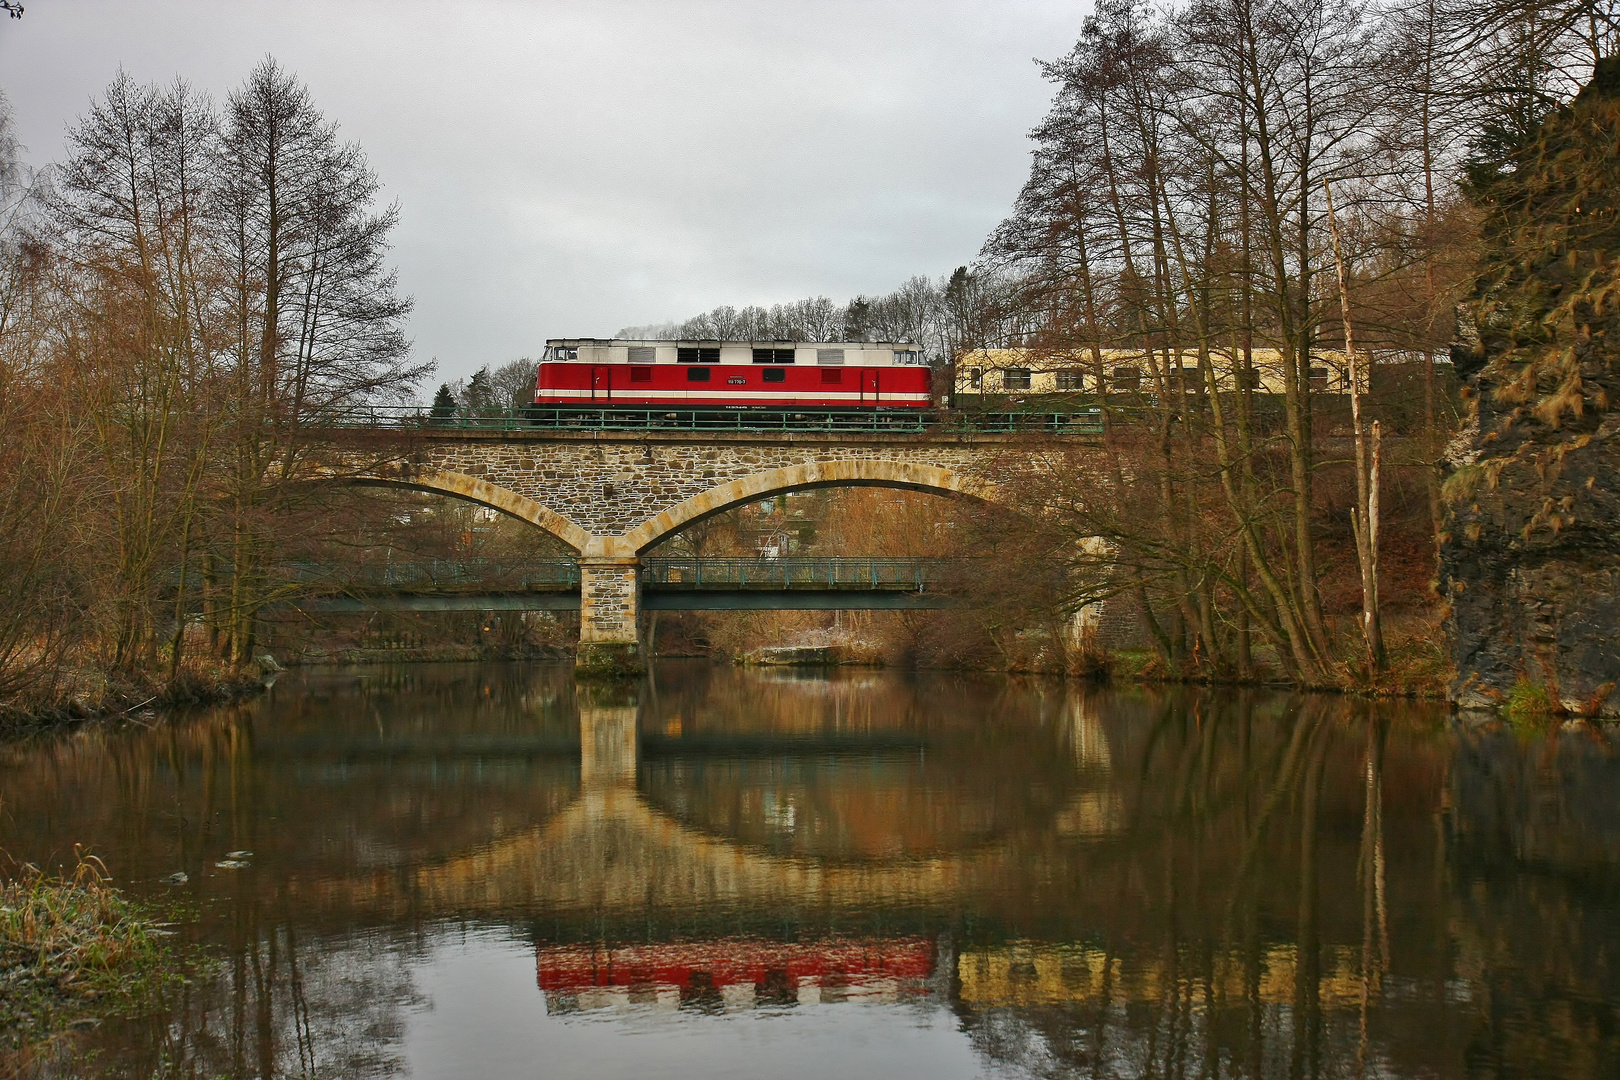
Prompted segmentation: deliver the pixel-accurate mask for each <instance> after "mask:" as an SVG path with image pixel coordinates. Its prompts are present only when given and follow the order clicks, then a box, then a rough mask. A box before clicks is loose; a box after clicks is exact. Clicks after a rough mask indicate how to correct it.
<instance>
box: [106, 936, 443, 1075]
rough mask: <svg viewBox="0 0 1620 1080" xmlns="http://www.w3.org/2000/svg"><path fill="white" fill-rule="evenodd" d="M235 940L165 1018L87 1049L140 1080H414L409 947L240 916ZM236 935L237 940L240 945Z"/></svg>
mask: <svg viewBox="0 0 1620 1080" xmlns="http://www.w3.org/2000/svg"><path fill="white" fill-rule="evenodd" d="M233 914H234V916H235V918H234V919H233V924H232V933H233V938H232V940H231V942H230V943H229V945H228V946H227V947H225V948H224V950H223V951H224V952H225V955H224V956H223V957H219V956H218V951H216V952H215V953H214V954H213V956H212V957H211V961H210V966H209V968H208V969H206V970H205V971H204V972H200V973H199V975H198V977H197V978H196V979H195V981H194V982H193V983H191V984H189V985H187V986H185V987H184V988H182V989H180V990H178V991H176V992H175V993H174V994H173V998H174V1000H173V1002H172V1003H171V1006H170V1008H169V1010H168V1011H167V1012H166V1013H165V1014H162V1015H159V1016H156V1017H151V1018H147V1019H145V1020H131V1021H123V1022H118V1023H112V1024H108V1025H106V1026H104V1027H103V1028H102V1029H101V1030H99V1031H98V1032H97V1033H96V1035H95V1038H94V1039H93V1041H91V1042H90V1043H88V1044H87V1046H86V1049H89V1050H97V1049H100V1048H105V1050H106V1051H108V1052H116V1058H115V1059H114V1060H115V1062H116V1067H117V1069H118V1072H119V1073H120V1074H123V1075H133V1076H171V1075H172V1076H205V1077H215V1076H230V1077H248V1076H263V1077H269V1076H307V1077H316V1076H322V1077H324V1076H342V1077H355V1078H366V1077H384V1076H394V1075H399V1074H401V1073H404V1072H406V1071H407V1069H406V1063H405V1060H404V1057H403V1053H402V1051H403V1047H402V1045H401V1044H402V1040H403V1038H404V1034H405V1019H404V1014H405V1011H406V1010H407V1009H409V1008H411V1007H413V1006H419V1005H421V1004H423V998H422V995H421V994H420V993H419V992H418V991H417V990H416V988H415V986H414V984H413V981H412V977H411V970H410V966H411V963H412V961H413V960H414V959H416V958H417V955H418V953H419V951H420V947H419V944H418V939H414V938H412V937H409V936H404V937H391V936H390V937H382V936H372V935H365V936H355V937H343V936H332V937H327V936H314V935H311V936H301V935H300V934H299V933H298V932H297V931H296V930H295V929H294V928H293V926H294V924H293V923H292V922H291V921H287V920H284V919H276V920H274V921H261V919H262V913H261V912H260V911H259V910H257V909H256V908H254V909H252V910H238V911H236V912H234V913H233ZM237 934H240V935H241V936H239V937H238V936H236V935H237Z"/></svg>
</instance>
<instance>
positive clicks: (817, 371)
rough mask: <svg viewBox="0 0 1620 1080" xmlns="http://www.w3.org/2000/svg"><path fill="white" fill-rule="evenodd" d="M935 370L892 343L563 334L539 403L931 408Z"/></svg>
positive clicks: (549, 345) (542, 375)
mask: <svg viewBox="0 0 1620 1080" xmlns="http://www.w3.org/2000/svg"><path fill="white" fill-rule="evenodd" d="M931 375H932V372H931V371H930V370H929V368H928V365H927V363H926V361H925V360H924V359H923V356H922V353H921V352H920V351H919V350H918V348H917V346H916V345H912V344H907V343H905V342H892V341H830V342H795V341H621V340H605V339H600V338H554V339H551V340H548V341H547V342H546V351H545V356H544V358H543V359H542V360H541V363H540V372H539V375H538V376H537V377H536V380H535V392H534V404H535V405H536V407H539V408H546V409H555V410H569V411H572V410H579V411H581V412H586V411H589V412H602V411H604V410H610V409H611V410H639V409H680V410H683V411H684V410H726V411H731V410H738V409H745V410H763V409H769V410H779V411H791V412H804V413H831V412H864V413H870V412H890V413H899V414H910V413H914V412H917V411H923V410H927V409H928V407H929V405H930V404H931V402H932V398H931V394H932V379H931Z"/></svg>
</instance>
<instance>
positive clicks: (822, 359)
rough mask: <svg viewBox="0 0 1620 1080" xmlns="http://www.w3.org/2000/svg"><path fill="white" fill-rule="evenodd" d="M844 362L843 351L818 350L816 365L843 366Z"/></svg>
mask: <svg viewBox="0 0 1620 1080" xmlns="http://www.w3.org/2000/svg"><path fill="white" fill-rule="evenodd" d="M843 362H844V350H843V349H817V350H816V363H818V364H842V363H843Z"/></svg>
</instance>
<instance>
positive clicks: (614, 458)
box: [415, 439, 1007, 536]
mask: <svg viewBox="0 0 1620 1080" xmlns="http://www.w3.org/2000/svg"><path fill="white" fill-rule="evenodd" d="M1006 450H1007V448H1006V446H1004V445H996V444H987V445H974V444H971V443H965V442H954V443H953V442H946V441H932V442H912V443H906V442H904V441H901V440H893V441H886V442H877V441H874V442H855V441H850V442H843V441H840V442H836V443H828V442H796V441H795V442H782V443H780V444H767V443H763V442H758V441H748V442H737V441H719V440H716V441H702V440H700V439H691V440H688V441H680V442H674V441H667V442H666V441H657V442H654V441H647V442H632V441H624V442H589V441H578V442H565V441H555V442H552V441H539V440H535V441H529V440H524V441H509V440H500V439H489V440H453V441H452V440H446V441H443V442H438V441H436V442H433V443H429V444H427V445H426V446H424V447H423V448H422V450H421V452H420V453H419V454H418V455H417V456H416V458H415V461H416V463H417V464H419V465H425V466H429V467H432V468H436V469H442V470H444V471H446V472H456V473H462V474H464V475H467V476H472V477H475V478H477V479H480V480H484V481H487V482H488V483H491V484H495V485H497V486H499V487H503V488H506V489H508V490H510V491H513V492H516V493H517V494H519V495H523V496H525V497H527V498H530V499H533V500H534V501H535V502H538V503H540V504H542V505H543V506H546V507H548V508H550V509H551V510H553V511H555V512H556V513H558V514H560V515H562V516H563V517H565V518H567V519H568V520H569V521H571V522H573V523H574V524H576V525H578V526H579V527H580V528H582V529H584V530H585V531H586V532H588V533H590V534H592V535H595V536H618V535H622V534H624V533H626V532H629V531H630V530H632V529H634V528H636V527H637V526H638V525H640V524H641V523H642V522H644V521H647V520H648V519H649V518H652V517H654V516H656V515H657V514H658V513H660V512H661V511H664V510H668V509H669V508H670V507H673V506H677V505H679V504H680V503H682V502H685V501H686V500H687V499H690V498H692V497H694V496H697V495H701V494H703V493H704V492H705V491H708V490H710V489H711V488H714V487H716V486H718V485H720V484H725V483H728V482H730V481H733V480H740V479H742V478H744V477H747V476H752V475H754V474H756V473H761V472H767V471H769V470H772V469H781V468H788V467H791V466H795V465H804V464H809V463H813V462H820V461H839V460H843V461H847V460H872V461H893V462H899V463H903V464H913V465H930V466H934V467H936V468H943V469H949V470H951V471H953V472H959V473H970V472H971V471H972V470H973V469H974V468H975V467H976V466H979V465H982V464H983V463H984V462H985V461H986V460H987V459H988V458H989V457H991V456H992V455H1000V454H1003V453H1005V452H1006Z"/></svg>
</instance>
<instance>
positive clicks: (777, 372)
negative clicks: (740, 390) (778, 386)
mask: <svg viewBox="0 0 1620 1080" xmlns="http://www.w3.org/2000/svg"><path fill="white" fill-rule="evenodd" d="M761 375H762V377H763V378H764V380H765V381H766V382H787V372H785V371H783V370H782V369H781V368H766V369H765V370H764V371H763V372H761Z"/></svg>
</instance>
